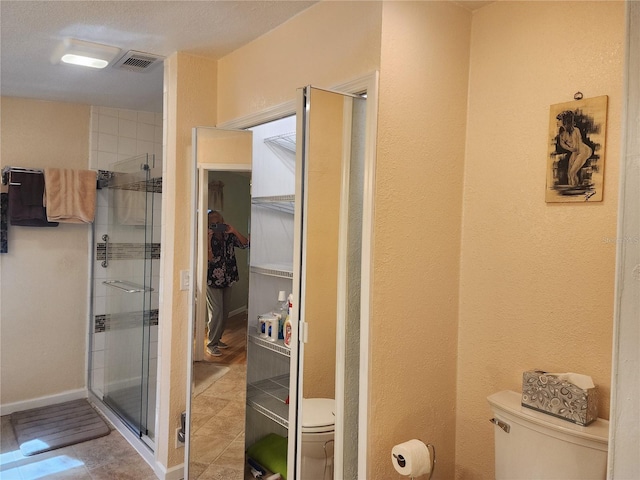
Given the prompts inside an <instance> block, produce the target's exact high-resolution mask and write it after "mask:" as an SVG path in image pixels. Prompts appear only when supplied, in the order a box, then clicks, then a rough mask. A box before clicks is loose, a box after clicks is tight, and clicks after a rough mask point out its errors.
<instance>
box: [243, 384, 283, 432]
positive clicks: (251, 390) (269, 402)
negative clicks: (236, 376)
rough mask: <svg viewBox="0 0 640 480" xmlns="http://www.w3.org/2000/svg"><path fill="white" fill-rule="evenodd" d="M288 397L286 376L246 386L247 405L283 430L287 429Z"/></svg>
mask: <svg viewBox="0 0 640 480" xmlns="http://www.w3.org/2000/svg"><path fill="white" fill-rule="evenodd" d="M288 397H289V375H288V374H286V375H280V376H279V377H273V378H268V379H265V380H260V381H258V382H255V383H250V384H249V385H247V405H248V406H250V407H251V408H253V409H254V410H256V411H257V412H259V413H261V414H262V415H264V416H265V417H267V418H269V419H271V420H273V421H274V422H276V423H278V424H280V425H282V426H283V427H285V428H289V405H288V404H287V403H286V402H287V398H288Z"/></svg>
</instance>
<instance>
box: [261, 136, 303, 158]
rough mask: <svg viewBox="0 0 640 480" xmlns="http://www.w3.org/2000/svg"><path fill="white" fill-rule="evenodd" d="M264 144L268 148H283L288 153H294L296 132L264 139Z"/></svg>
mask: <svg viewBox="0 0 640 480" xmlns="http://www.w3.org/2000/svg"><path fill="white" fill-rule="evenodd" d="M264 143H266V144H267V145H269V146H277V147H281V148H284V149H285V150H288V151H290V152H293V153H295V152H296V132H290V133H283V134H282V135H276V136H274V137H268V138H265V139H264Z"/></svg>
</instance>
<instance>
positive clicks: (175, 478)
mask: <svg viewBox="0 0 640 480" xmlns="http://www.w3.org/2000/svg"><path fill="white" fill-rule="evenodd" d="M156 465H157V468H156V476H157V477H158V478H159V479H160V480H182V479H183V478H184V463H181V464H180V465H176V466H175V467H171V468H170V469H168V470H166V469H165V468H164V466H163V465H160V464H159V463H158V464H156Z"/></svg>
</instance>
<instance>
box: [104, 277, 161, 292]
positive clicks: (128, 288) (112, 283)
mask: <svg viewBox="0 0 640 480" xmlns="http://www.w3.org/2000/svg"><path fill="white" fill-rule="evenodd" d="M102 283H103V285H106V286H107V287H113V288H117V289H118V290H124V291H125V292H127V293H140V292H153V288H151V287H145V286H144V285H138V284H137V283H132V282H125V281H123V280H105V281H104V282H102Z"/></svg>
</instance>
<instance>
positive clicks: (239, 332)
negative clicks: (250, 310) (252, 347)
mask: <svg viewBox="0 0 640 480" xmlns="http://www.w3.org/2000/svg"><path fill="white" fill-rule="evenodd" d="M206 341H207V339H206V336H205V343H204V349H205V350H204V352H205V353H204V360H205V361H207V362H213V363H219V364H223V365H235V364H245V363H247V312H246V311H245V312H242V313H239V314H237V315H234V316H233V317H230V318H229V320H227V328H225V330H224V333H223V334H222V341H223V342H224V343H226V344H227V345H229V348H224V349H220V352H222V356H220V357H212V356H211V355H209V354H208V353H207V349H206V347H207V345H206Z"/></svg>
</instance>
